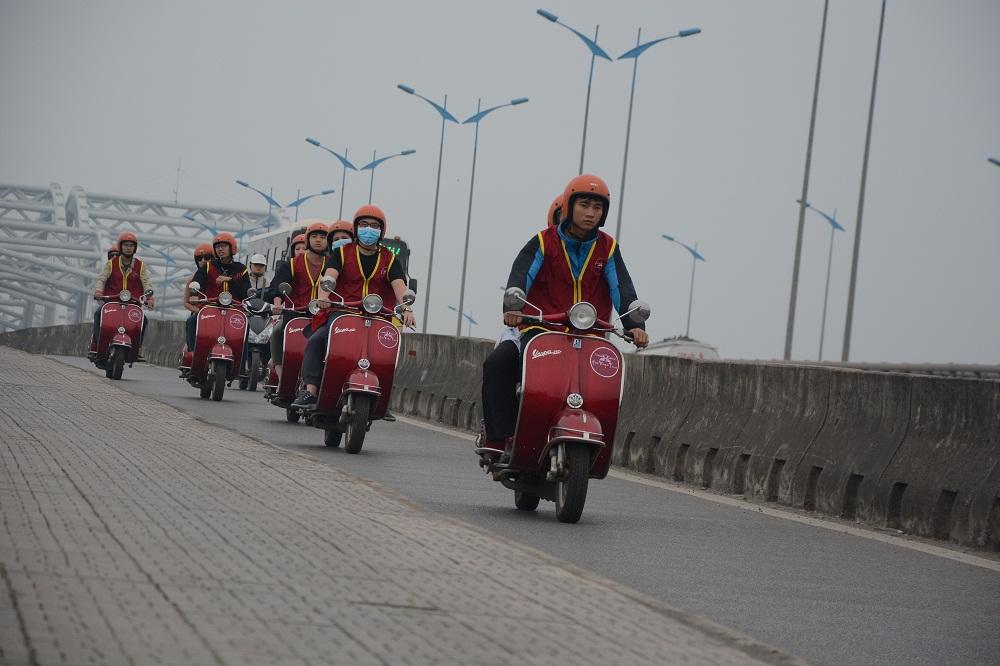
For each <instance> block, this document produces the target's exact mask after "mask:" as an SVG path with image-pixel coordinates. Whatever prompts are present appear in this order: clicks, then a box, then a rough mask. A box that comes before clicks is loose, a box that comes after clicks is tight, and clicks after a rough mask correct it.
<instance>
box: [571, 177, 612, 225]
mask: <svg viewBox="0 0 1000 666" xmlns="http://www.w3.org/2000/svg"><path fill="white" fill-rule="evenodd" d="M584 194H586V195H589V196H592V197H597V198H598V199H603V200H604V213H603V214H602V215H601V221H600V222H598V223H597V226H598V227H603V226H604V222H605V221H606V220H607V219H608V208H610V207H611V191H610V190H609V189H608V184H607V183H605V182H604V181H603V180H601V179H600V178H598V177H597V176H593V175H590V174H583V175H582V176H577V177H576V178H574V179H573V180H571V181H569V184H568V185H566V190H565V191H564V192H563V196H562V198H563V211H562V215H560V216H559V217H561V218H562V220H563V221H565V220H568V219H570V216H572V214H573V199H574V198H576V197H578V196H581V195H584Z"/></svg>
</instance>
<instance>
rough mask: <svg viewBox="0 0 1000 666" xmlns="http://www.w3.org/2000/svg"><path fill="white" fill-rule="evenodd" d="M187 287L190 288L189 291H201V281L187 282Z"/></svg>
mask: <svg viewBox="0 0 1000 666" xmlns="http://www.w3.org/2000/svg"><path fill="white" fill-rule="evenodd" d="M188 289H190V290H191V291H201V283H200V282H189V283H188Z"/></svg>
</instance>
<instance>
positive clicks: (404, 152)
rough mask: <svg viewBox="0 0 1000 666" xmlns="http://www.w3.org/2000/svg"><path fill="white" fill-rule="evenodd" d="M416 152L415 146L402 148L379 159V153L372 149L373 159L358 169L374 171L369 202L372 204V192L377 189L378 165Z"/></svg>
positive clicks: (369, 186)
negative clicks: (377, 156)
mask: <svg viewBox="0 0 1000 666" xmlns="http://www.w3.org/2000/svg"><path fill="white" fill-rule="evenodd" d="M415 152H417V151H416V150H414V149H413V148H407V149H406V150H401V151H399V152H398V153H393V154H392V155H386V156H385V157H380V158H378V159H375V156H376V155H377V154H378V153H376V152H375V151H374V150H373V151H372V161H371V162H369V163H368V164H366V165H364V166H363V167H361V168H360V169H358V171H371V172H372V174H371V180H369V181H368V203H369V204H371V202H372V192H374V190H375V169H376V168H377V167H378V165H380V164H382V162H385V161H387V160H391V159H392V158H393V157H400V156H402V155H412V154H413V153H415Z"/></svg>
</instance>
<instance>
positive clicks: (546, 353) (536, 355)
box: [531, 349, 562, 358]
mask: <svg viewBox="0 0 1000 666" xmlns="http://www.w3.org/2000/svg"><path fill="white" fill-rule="evenodd" d="M556 354H562V350H561V349H546V350H545V351H538V350H537V349H532V350H531V358H542V357H543V356H555V355H556Z"/></svg>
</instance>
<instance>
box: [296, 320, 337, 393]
mask: <svg viewBox="0 0 1000 666" xmlns="http://www.w3.org/2000/svg"><path fill="white" fill-rule="evenodd" d="M335 321H337V316H336V315H334V316H331V317H330V318H329V319H327V320H326V323H324V324H323V325H322V326H320V327H319V328H318V329H316V330H315V331H313V332H312V335H310V336H309V342H307V343H306V353H305V354H304V355H303V357H302V373H301V374H302V381H303V382H305V383H306V384H315V385H316V386H319V383H320V381H322V379H323V361H325V360H326V341H327V340H328V339H329V338H330V326H332V325H333V322H335Z"/></svg>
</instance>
